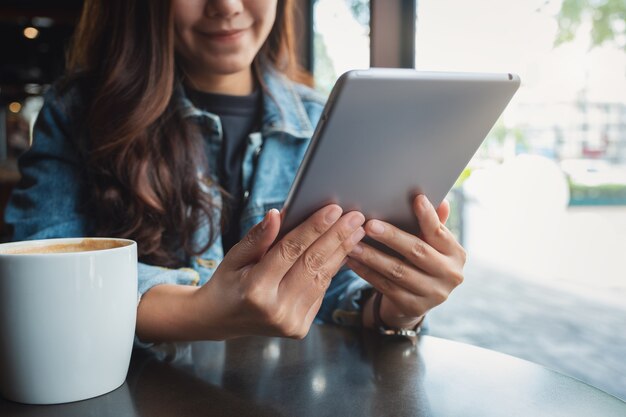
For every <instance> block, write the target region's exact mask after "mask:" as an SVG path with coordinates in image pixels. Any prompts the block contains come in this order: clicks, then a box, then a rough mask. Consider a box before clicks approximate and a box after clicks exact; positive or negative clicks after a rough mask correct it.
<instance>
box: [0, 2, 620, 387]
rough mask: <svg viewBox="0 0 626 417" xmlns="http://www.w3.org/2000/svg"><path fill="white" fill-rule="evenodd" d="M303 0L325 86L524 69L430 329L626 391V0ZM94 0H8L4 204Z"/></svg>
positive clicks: (473, 178)
mask: <svg viewBox="0 0 626 417" xmlns="http://www.w3.org/2000/svg"><path fill="white" fill-rule="evenodd" d="M297 2H298V3H299V4H300V6H301V13H300V15H299V25H300V28H299V29H300V30H299V33H300V34H301V39H300V49H301V58H302V63H303V65H304V66H305V67H307V68H308V69H310V70H311V71H312V73H313V74H314V76H315V82H316V87H317V88H318V89H319V90H320V91H322V92H324V93H328V92H329V91H330V89H331V88H332V86H333V84H334V82H335V80H336V79H337V77H338V76H339V75H341V74H342V73H343V72H344V71H347V70H349V69H355V68H367V67H369V66H397V67H415V68H417V69H418V70H435V71H481V72H513V73H517V74H519V75H520V77H521V79H522V85H521V87H520V90H519V91H518V93H517V94H516V96H515V97H514V98H513V100H512V102H511V103H510V105H509V106H508V108H507V110H506V111H505V112H504V114H503V115H502V117H501V118H500V120H499V121H498V122H497V123H496V125H495V127H494V128H493V129H492V131H491V132H490V134H489V136H488V137H487V139H486V140H485V142H484V143H483V145H482V147H481V148H480V149H479V151H478V152H477V153H476V155H475V156H474V158H473V159H472V160H471V161H470V163H469V165H468V166H467V168H466V169H465V170H464V171H463V173H462V174H461V175H460V177H459V180H458V181H457V184H456V185H455V187H454V189H453V190H452V191H451V193H450V195H449V196H448V198H449V200H450V201H451V203H452V209H453V210H452V216H451V219H450V221H449V226H450V228H451V229H452V230H453V231H454V232H455V234H456V235H457V236H458V238H459V240H460V241H461V242H462V243H463V245H464V246H465V247H466V249H467V251H468V254H469V260H468V264H467V267H466V280H465V283H464V284H463V285H462V286H461V287H459V289H457V290H456V291H455V292H454V293H453V294H452V296H451V297H450V299H449V300H448V302H447V303H445V304H444V305H442V306H441V307H439V308H437V309H436V310H434V311H433V312H432V313H431V314H430V319H431V326H432V331H431V334H433V335H435V336H440V337H445V338H449V339H454V340H459V341H464V342H469V343H472V344H475V345H479V346H483V347H487V348H490V349H495V350H499V351H502V352H505V353H508V354H512V355H515V356H518V357H520V358H523V359H527V360H531V361H534V362H537V363H539V364H542V365H544V366H547V367H549V368H552V369H556V370H558V371H560V372H563V373H565V374H568V375H571V376H574V377H576V378H578V379H581V380H583V381H585V382H588V383H590V384H592V385H595V386H597V387H599V388H601V389H603V390H605V391H607V392H609V393H611V394H613V395H615V396H618V397H621V398H622V399H626V0H527V1H523V2H520V1H516V0H474V1H472V2H465V1H461V0H417V1H415V0H297ZM81 4H82V1H68V0H63V1H60V0H59V1H56V2H46V1H41V0H39V1H34V0H21V1H7V0H4V1H2V3H0V39H2V42H0V55H1V56H2V59H1V60H0V203H1V206H0V207H4V204H5V202H6V198H7V196H8V194H9V192H10V189H11V188H12V186H13V185H14V184H15V183H16V181H17V180H18V179H19V174H18V172H17V169H16V159H17V158H18V157H19V155H20V153H22V152H23V151H24V150H25V149H28V147H29V144H30V131H31V128H32V125H33V123H34V120H35V118H36V115H37V113H38V111H39V108H40V107H41V105H42V99H41V94H42V93H43V91H45V89H46V87H47V86H48V85H49V84H50V83H51V82H52V81H53V80H54V79H56V78H57V77H58V76H59V75H61V74H62V71H63V67H64V51H65V48H66V46H67V44H68V40H69V37H70V36H71V34H72V30H73V28H74V25H75V23H76V20H77V17H78V15H79V13H80V7H81ZM0 227H3V225H0ZM3 231H4V229H3Z"/></svg>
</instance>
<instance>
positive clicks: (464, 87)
mask: <svg viewBox="0 0 626 417" xmlns="http://www.w3.org/2000/svg"><path fill="white" fill-rule="evenodd" d="M519 84H520V80H519V77H518V76H516V75H512V74H475V73H439V72H420V71H416V70H411V69H386V68H385V69H383V68H372V69H369V70H356V71H349V72H347V73H346V74H344V75H342V76H341V77H340V79H339V80H338V81H337V83H336V85H335V87H334V88H333V91H332V92H331V95H330V97H329V100H328V102H327V104H326V107H325V109H324V113H323V115H322V118H321V119H320V122H319V124H318V126H317V128H316V130H315V133H314V135H313V139H312V141H311V144H310V145H309V148H308V149H307V152H306V154H305V156H304V160H303V162H302V164H301V166H300V169H299V171H298V174H297V176H296V179H295V180H294V183H293V184H292V187H291V190H290V192H289V195H288V197H287V201H286V202H285V217H284V220H283V225H282V227H281V236H282V235H284V234H285V233H286V232H287V231H289V230H291V229H292V228H294V227H295V226H296V225H298V224H300V223H301V222H302V221H303V220H305V219H306V218H307V217H308V216H310V215H311V214H312V213H314V212H315V211H316V210H317V209H319V208H321V207H323V206H324V205H326V204H329V203H331V202H333V203H337V204H339V205H340V206H342V207H343V209H344V211H346V212H347V211H350V210H360V211H361V212H363V214H365V216H366V218H368V219H369V218H376V219H382V220H385V221H388V222H390V223H392V224H395V225H396V226H399V227H400V228H402V229H404V230H406V231H409V232H411V233H415V232H416V231H417V221H416V219H415V215H414V214H413V211H412V208H411V201H412V199H413V198H414V196H415V195H417V194H418V193H424V194H426V196H427V197H428V198H429V199H430V201H431V202H432V203H433V204H434V205H435V206H437V205H439V203H441V201H442V200H443V199H444V198H445V196H446V194H447V193H448V191H449V190H450V188H451V187H452V186H453V185H454V182H455V181H456V179H457V178H458V176H459V175H460V173H461V172H462V171H463V169H464V168H465V166H466V165H467V163H468V162H469V160H470V159H471V158H472V156H473V155H474V153H475V152H476V150H477V149H478V147H479V146H480V144H481V143H482V141H483V140H484V139H485V136H486V135H487V133H488V132H489V130H490V129H491V127H492V126H493V125H494V123H495V122H496V120H497V119H498V117H499V116H500V114H501V113H502V111H503V110H504V108H505V107H506V105H507V104H508V102H509V100H510V99H511V97H512V96H513V94H514V93H515V91H516V90H517V88H518V87H519Z"/></svg>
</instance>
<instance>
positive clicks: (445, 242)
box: [413, 194, 460, 255]
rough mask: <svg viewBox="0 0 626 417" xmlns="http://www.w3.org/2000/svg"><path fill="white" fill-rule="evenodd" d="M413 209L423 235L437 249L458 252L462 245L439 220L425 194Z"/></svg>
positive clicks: (447, 252)
mask: <svg viewBox="0 0 626 417" xmlns="http://www.w3.org/2000/svg"><path fill="white" fill-rule="evenodd" d="M413 210H414V212H415V215H416V216H417V220H418V222H419V226H420V231H421V235H422V236H421V237H422V239H423V240H424V241H426V242H427V243H428V244H429V245H430V246H432V247H433V248H435V249H436V250H437V251H439V252H441V253H444V254H447V255H451V254H455V253H456V252H458V249H459V247H460V245H459V244H458V243H457V241H456V239H455V238H454V235H453V234H452V233H451V232H450V231H449V230H448V228H446V226H444V225H443V224H442V223H441V222H440V221H439V216H438V215H437V212H436V211H435V208H434V207H433V205H432V204H431V203H430V201H428V199H427V198H426V196H425V195H423V194H420V195H419V196H417V198H416V199H415V201H414V204H413Z"/></svg>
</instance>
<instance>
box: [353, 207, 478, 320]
mask: <svg viewBox="0 0 626 417" xmlns="http://www.w3.org/2000/svg"><path fill="white" fill-rule="evenodd" d="M413 209H414V212H415V215H416V216H417V219H418V222H419V226H420V235H419V237H418V236H414V235H411V234H409V233H407V232H404V231H402V230H400V229H398V228H397V227H394V226H392V225H391V224H389V223H385V222H382V221H380V220H370V221H368V222H367V224H366V225H365V231H366V233H367V235H368V236H370V237H371V238H372V239H375V240H377V241H378V242H381V243H383V244H384V245H386V246H388V247H390V248H391V249H393V250H395V251H396V252H397V253H398V254H400V255H402V259H399V258H396V257H393V256H391V255H388V254H385V253H383V252H381V251H379V250H377V249H374V248H373V247H371V246H369V245H366V244H363V243H360V244H359V245H357V246H356V247H355V249H354V250H353V251H352V253H351V254H350V256H349V259H348V262H347V264H348V266H349V267H350V268H352V270H354V271H355V272H356V273H357V274H358V275H360V276H361V277H362V278H363V279H365V280H366V281H368V282H369V283H371V284H372V285H373V286H374V287H375V288H376V289H377V290H378V291H380V292H381V293H382V294H383V299H382V303H381V309H380V316H381V319H382V321H383V322H384V323H385V324H386V325H388V326H392V327H397V328H410V327H414V326H415V325H417V324H418V323H419V322H420V321H421V320H422V318H423V317H424V315H425V314H426V312H428V311H429V310H430V309H432V308H433V307H435V306H437V305H439V304H441V303H443V302H444V301H445V300H446V299H447V298H448V296H449V294H450V293H451V292H452V290H453V289H454V288H455V287H457V286H458V285H459V284H461V282H463V266H464V265H465V260H466V254H465V250H464V249H463V247H462V246H461V245H460V244H459V243H458V242H457V241H456V239H455V238H454V236H453V235H452V233H451V232H450V231H449V230H448V229H447V228H446V227H445V226H444V224H443V223H445V221H446V220H447V218H448V214H449V212H450V206H449V204H448V202H447V201H444V202H443V203H442V204H441V206H439V208H438V209H437V210H435V208H434V207H433V206H432V204H431V203H430V202H429V201H428V199H427V198H426V196H424V195H419V196H418V197H416V198H415V200H414V202H413ZM371 304H372V303H371V300H370V301H369V302H368V303H367V304H366V309H367V308H368V307H369V306H371ZM369 308H371V307H369ZM364 321H365V322H366V325H367V324H368V323H367V322H369V324H371V321H372V319H371V313H370V312H368V311H365V312H364Z"/></svg>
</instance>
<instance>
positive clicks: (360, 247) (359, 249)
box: [350, 243, 363, 255]
mask: <svg viewBox="0 0 626 417" xmlns="http://www.w3.org/2000/svg"><path fill="white" fill-rule="evenodd" d="M350 253H351V254H354V255H360V254H361V253H363V245H361V244H360V243H357V244H356V246H355V247H354V248H352V252H350Z"/></svg>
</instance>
